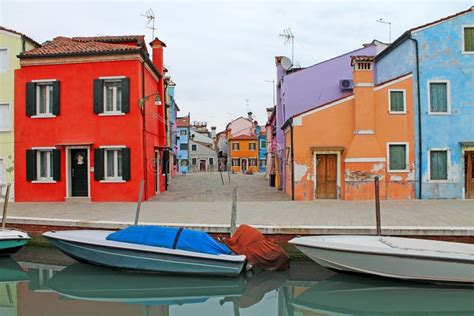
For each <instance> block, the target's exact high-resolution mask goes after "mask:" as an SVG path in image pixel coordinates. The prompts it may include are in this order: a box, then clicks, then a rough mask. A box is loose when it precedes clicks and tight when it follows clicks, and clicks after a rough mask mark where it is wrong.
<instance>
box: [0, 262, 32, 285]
mask: <svg viewBox="0 0 474 316" xmlns="http://www.w3.org/2000/svg"><path fill="white" fill-rule="evenodd" d="M27 280H28V273H26V272H25V271H23V269H22V268H21V267H20V265H19V264H18V263H17V262H16V261H15V260H13V259H12V258H0V284H4V283H16V282H21V281H27Z"/></svg>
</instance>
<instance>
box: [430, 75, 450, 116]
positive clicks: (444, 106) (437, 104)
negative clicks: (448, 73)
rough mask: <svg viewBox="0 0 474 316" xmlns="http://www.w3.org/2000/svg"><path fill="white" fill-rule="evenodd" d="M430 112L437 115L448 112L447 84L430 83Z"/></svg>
mask: <svg viewBox="0 0 474 316" xmlns="http://www.w3.org/2000/svg"><path fill="white" fill-rule="evenodd" d="M430 110H431V112H435V113H446V112H448V84H447V83H445V82H432V83H430Z"/></svg>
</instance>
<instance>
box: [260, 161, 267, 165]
mask: <svg viewBox="0 0 474 316" xmlns="http://www.w3.org/2000/svg"><path fill="white" fill-rule="evenodd" d="M260 166H261V167H266V166H267V160H266V159H260Z"/></svg>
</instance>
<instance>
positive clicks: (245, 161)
mask: <svg viewBox="0 0 474 316" xmlns="http://www.w3.org/2000/svg"><path fill="white" fill-rule="evenodd" d="M240 168H241V169H242V172H247V159H242V162H241V167H240Z"/></svg>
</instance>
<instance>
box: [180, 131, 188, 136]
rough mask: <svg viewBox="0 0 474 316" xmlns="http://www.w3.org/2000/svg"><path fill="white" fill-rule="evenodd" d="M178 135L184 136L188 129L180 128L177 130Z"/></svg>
mask: <svg viewBox="0 0 474 316" xmlns="http://www.w3.org/2000/svg"><path fill="white" fill-rule="evenodd" d="M179 135H181V136H186V135H188V131H187V130H185V129H182V130H180V131H179Z"/></svg>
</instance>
